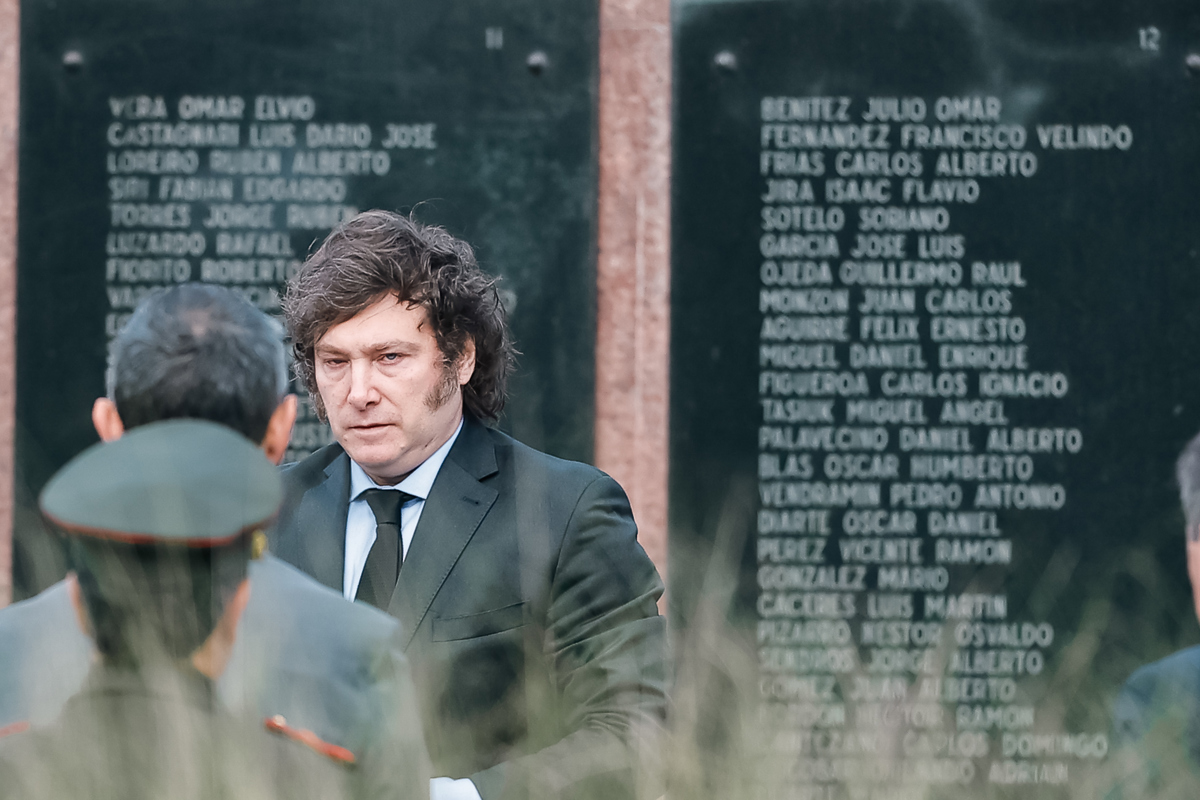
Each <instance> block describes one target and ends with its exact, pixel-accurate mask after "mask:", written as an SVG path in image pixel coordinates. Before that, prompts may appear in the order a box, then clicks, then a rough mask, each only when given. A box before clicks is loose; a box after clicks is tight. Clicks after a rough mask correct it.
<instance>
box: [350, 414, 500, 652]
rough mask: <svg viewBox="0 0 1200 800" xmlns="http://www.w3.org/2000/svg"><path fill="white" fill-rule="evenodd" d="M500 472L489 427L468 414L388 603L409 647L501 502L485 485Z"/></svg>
mask: <svg viewBox="0 0 1200 800" xmlns="http://www.w3.org/2000/svg"><path fill="white" fill-rule="evenodd" d="M495 472H496V454H495V448H494V446H493V445H492V443H491V440H490V438H489V436H488V434H487V429H486V428H484V427H483V425H482V424H481V423H479V422H477V421H475V420H474V419H472V418H471V417H467V419H466V421H465V422H464V424H463V430H462V433H460V434H459V437H458V441H456V442H455V443H454V447H452V448H451V449H450V452H449V454H447V456H446V460H445V462H444V463H443V464H442V468H441V470H439V471H438V476H437V479H436V480H435V481H434V482H433V487H432V488H431V489H430V492H429V497H428V498H427V499H426V500H425V507H424V508H423V509H422V511H421V521H420V522H418V523H417V530H416V532H415V533H414V534H413V540H412V544H411V545H410V546H409V549H408V554H407V556H406V557H405V559H404V565H403V567H402V568H401V570H400V581H399V583H398V584H397V586H396V590H395V592H394V593H393V594H392V600H391V603H390V604H389V605H388V612H389V613H391V614H392V615H393V616H395V617H397V618H398V619H399V620H400V622H401V624H402V626H403V630H404V647H405V648H407V647H408V644H409V642H411V641H412V638H413V635H414V634H415V633H416V630H417V628H418V627H419V626H420V624H421V622H422V620H424V619H425V615H426V613H427V612H428V611H429V607H430V605H432V603H433V599H434V597H436V596H437V593H438V590H440V589H441V587H442V584H443V583H445V581H446V577H447V576H448V575H449V574H450V570H451V568H453V566H454V564H455V562H457V561H458V558H459V556H460V555H461V554H462V551H463V550H464V549H465V548H466V546H467V543H468V542H470V541H471V538H472V537H473V536H474V535H475V532H476V531H477V530H478V529H479V524H480V523H481V522H483V519H484V517H486V516H487V513H488V511H489V510H491V507H492V504H493V503H495V502H496V496H497V493H496V490H495V489H492V488H490V487H488V486H485V485H484V484H482V483H480V480H481V479H482V478H486V477H488V476H489V475H492V474H494V473H495ZM344 508H345V507H344V506H343V509H344ZM343 516H344V511H343ZM343 547H344V545H343Z"/></svg>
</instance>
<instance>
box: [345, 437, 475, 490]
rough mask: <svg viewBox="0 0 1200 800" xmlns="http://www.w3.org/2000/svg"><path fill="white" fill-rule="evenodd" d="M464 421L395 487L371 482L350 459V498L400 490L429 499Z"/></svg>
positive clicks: (364, 472)
mask: <svg viewBox="0 0 1200 800" xmlns="http://www.w3.org/2000/svg"><path fill="white" fill-rule="evenodd" d="M462 429H463V420H462V419H460V420H459V421H458V427H457V428H455V429H454V434H453V435H452V436H451V437H450V438H449V439H447V440H446V443H445V444H443V445H442V446H441V447H439V448H438V449H437V450H435V451H434V452H433V455H431V456H429V458H427V459H425V460H424V461H422V462H421V465H420V466H419V467H417V468H416V469H414V470H413V471H412V472H410V473H408V477H406V478H405V479H404V480H402V481H400V482H399V483H397V484H396V485H395V486H380V485H379V484H377V483H375V481H373V480H371V476H369V475H367V473H366V471H365V470H363V468H362V467H360V466H359V465H358V463H357V462H356V461H355V460H354V459H350V498H351V500H352V501H353V500H358V499H359V495H361V494H362V493H363V492H365V491H366V490H367V489H399V490H400V491H402V492H407V493H408V494H411V495H412V496H413V497H419V498H420V499H422V500H425V499H427V498H428V497H429V490H430V489H432V488H433V482H434V480H435V479H436V478H437V476H438V472H439V471H440V470H441V468H442V462H444V461H445V460H446V456H447V455H448V454H449V453H450V448H451V447H453V446H454V442H455V440H456V439H458V434H460V433H462Z"/></svg>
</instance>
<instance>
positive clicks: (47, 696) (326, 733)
mask: <svg viewBox="0 0 1200 800" xmlns="http://www.w3.org/2000/svg"><path fill="white" fill-rule="evenodd" d="M108 383H109V387H108V389H109V394H108V397H102V398H100V399H98V400H97V401H96V404H95V407H94V408H93V413H92V420H93V423H94V424H95V426H96V430H97V432H98V433H99V434H100V437H101V438H102V439H104V440H106V441H112V440H116V439H119V438H120V437H121V436H122V434H123V433H124V432H125V430H126V429H127V428H129V429H135V428H137V427H139V426H141V425H144V424H147V423H151V422H155V421H158V420H167V419H178V418H192V419H203V420H208V421H211V422H217V423H221V424H223V425H226V426H228V427H229V428H231V429H233V430H234V431H237V432H238V433H240V434H242V435H243V436H245V437H247V438H248V439H249V440H250V441H252V442H255V443H259V444H260V445H261V449H262V450H263V452H264V453H265V454H266V456H267V458H269V459H270V460H271V461H273V462H278V461H279V460H280V459H281V458H282V457H283V454H284V452H285V450H286V447H287V442H288V437H289V436H290V433H291V427H292V423H293V421H294V419H295V414H296V404H295V402H296V401H295V397H294V396H291V395H289V394H288V393H287V369H286V360H285V355H284V351H283V344H282V342H281V339H280V331H279V329H278V326H277V325H275V324H274V323H272V321H271V320H270V319H268V318H267V317H265V316H264V315H263V314H262V313H261V312H259V311H257V310H256V309H254V308H253V307H252V306H250V305H249V304H248V303H246V302H245V301H244V300H242V299H240V298H239V297H237V296H236V295H235V294H233V293H232V292H230V291H228V290H226V289H222V288H219V287H214V286H203V285H199V284H185V285H182V286H178V287H174V288H172V289H169V290H167V291H164V292H161V293H158V294H155V295H152V296H151V297H149V298H147V299H146V300H145V301H143V303H142V304H141V305H140V306H139V307H138V309H137V310H136V311H135V313H134V314H133V316H132V317H131V318H130V320H129V322H128V323H127V324H126V326H125V328H123V329H122V331H121V333H120V334H118V336H117V338H116V339H115V340H114V342H113V350H112V362H111V367H110V371H109V376H108ZM249 576H250V586H251V591H250V595H249V600H248V603H247V606H246V610H245V613H244V614H243V617H242V627H241V630H242V632H243V635H242V636H241V637H239V639H238V643H237V646H235V647H234V648H233V651H232V652H231V654H230V665H229V668H228V669H226V670H225V672H224V675H223V676H222V678H221V681H220V682H219V684H218V686H217V691H218V694H219V695H220V696H221V698H222V700H223V701H224V702H225V703H226V704H227V705H228V706H229V707H230V708H232V709H235V710H238V711H244V712H246V713H252V714H255V715H258V717H259V718H260V719H262V718H266V717H276V716H281V717H282V718H283V719H285V720H286V724H287V725H289V726H291V727H293V728H297V729H306V730H309V731H311V732H312V733H313V734H314V735H315V736H316V737H318V738H319V739H320V740H322V741H323V742H325V743H327V744H330V745H333V746H338V747H342V748H345V749H347V750H348V751H350V752H351V753H353V754H354V756H355V760H356V763H357V766H356V767H355V770H354V771H355V784H356V792H357V793H358V794H361V795H363V796H369V797H421V796H423V795H424V793H425V792H426V791H427V786H428V784H427V783H426V780H427V778H428V767H427V761H426V757H425V754H424V743H423V741H422V737H421V733H420V725H419V721H418V717H417V714H416V710H415V700H414V699H413V697H412V684H411V680H410V678H409V675H408V667H407V663H406V662H405V659H404V656H403V654H402V652H401V649H400V648H401V632H400V630H399V626H398V625H397V624H396V622H395V620H392V619H391V618H389V617H388V616H387V615H385V614H382V613H380V612H378V611H375V610H374V609H370V608H366V607H363V606H358V605H355V604H352V603H348V602H346V601H345V600H344V599H343V598H342V597H341V596H340V595H339V594H338V593H336V592H331V591H329V590H328V589H326V588H324V587H322V586H321V585H320V584H318V583H316V582H315V581H313V580H311V579H310V578H308V577H307V576H305V575H303V574H302V573H300V572H298V571H297V570H295V569H293V568H292V567H290V566H288V565H286V564H284V563H283V562H281V561H279V560H278V559H275V558H272V557H270V556H269V555H264V556H263V557H262V558H259V559H257V560H255V561H253V562H252V563H251V566H250V570H249ZM71 586H72V580H71V579H68V580H66V581H63V582H60V583H59V584H56V585H55V586H53V587H51V588H49V589H47V590H46V591H44V592H42V593H41V594H40V595H38V596H36V597H33V598H30V599H29V600H26V601H24V602H21V603H18V604H16V605H14V606H11V607H9V608H7V609H4V610H0V735H2V734H3V731H4V730H5V728H6V726H10V725H18V726H19V725H22V724H24V723H25V722H27V721H33V722H35V723H37V722H45V721H47V720H50V719H53V718H54V717H55V716H56V715H57V713H58V711H59V709H60V708H61V707H62V704H63V701H64V700H65V699H66V698H67V697H68V696H70V695H71V694H72V693H74V692H75V691H76V690H77V689H78V687H79V686H80V684H81V682H82V681H83V679H84V676H85V675H86V673H87V669H88V665H89V653H90V651H91V646H92V644H91V641H90V640H89V639H88V638H87V637H85V636H83V635H82V634H81V633H80V632H79V630H78V628H77V627H76V626H75V624H74V621H73V620H74V618H73V612H72V610H71V604H70V602H69V593H70V591H71V590H72V589H71Z"/></svg>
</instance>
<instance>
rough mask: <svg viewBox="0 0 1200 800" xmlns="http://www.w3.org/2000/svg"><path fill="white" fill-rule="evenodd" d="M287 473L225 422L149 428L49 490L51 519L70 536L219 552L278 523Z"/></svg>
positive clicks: (90, 457) (71, 467)
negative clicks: (282, 475) (281, 472)
mask: <svg viewBox="0 0 1200 800" xmlns="http://www.w3.org/2000/svg"><path fill="white" fill-rule="evenodd" d="M282 498H283V489H282V485H281V483H280V479H279V473H278V471H277V470H276V468H275V466H274V465H273V464H271V462H270V461H268V460H267V458H266V456H265V455H263V452H262V450H261V449H259V448H258V447H257V446H255V444H254V443H253V442H251V441H250V440H249V439H246V438H245V437H243V436H242V435H240V434H238V433H236V432H234V431H233V430H231V429H230V428H227V427H225V426H224V425H217V424H215V423H212V422H203V421H200V420H190V419H178V420H169V421H166V422H155V423H151V424H148V425H142V426H139V427H137V428H134V429H132V430H130V431H128V432H126V433H125V434H124V435H123V436H122V437H121V438H120V439H117V440H115V441H111V442H102V443H100V444H97V445H94V446H92V447H90V448H88V449H87V450H85V451H83V452H82V453H80V454H79V455H78V456H76V457H75V458H73V459H72V460H71V461H70V462H68V463H67V465H66V466H65V467H63V468H62V469H61V470H59V471H58V473H57V474H56V475H55V476H54V477H53V478H51V480H50V482H49V483H48V484H46V488H45V489H44V490H43V491H42V496H41V503H40V505H41V509H42V513H44V514H45V515H46V518H47V519H49V520H50V522H52V523H53V524H55V525H57V526H59V527H61V528H63V529H64V530H65V531H67V532H68V533H72V534H76V535H81V536H90V537H97V538H101V539H109V540H114V541H118V542H126V543H129V544H152V543H159V544H178V545H185V546H188V547H200V548H205V547H207V548H212V547H221V546H222V545H225V544H229V543H231V542H233V541H234V540H235V539H237V538H238V537H240V536H241V535H243V534H245V533H248V532H250V531H253V530H255V529H257V528H259V527H260V526H262V525H265V524H266V523H267V522H269V521H270V520H271V519H272V518H273V517H274V516H275V513H276V512H277V511H278V510H279V504H280V502H281V501H282Z"/></svg>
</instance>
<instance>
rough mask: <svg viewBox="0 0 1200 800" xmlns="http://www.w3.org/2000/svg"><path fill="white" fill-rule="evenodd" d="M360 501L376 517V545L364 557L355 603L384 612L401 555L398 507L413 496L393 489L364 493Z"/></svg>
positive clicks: (372, 490) (388, 601)
mask: <svg viewBox="0 0 1200 800" xmlns="http://www.w3.org/2000/svg"><path fill="white" fill-rule="evenodd" d="M360 497H361V498H362V499H363V500H366V501H367V505H369V506H370V507H371V513H373V514H374V515H375V544H373V545H371V552H369V553H367V563H366V564H365V565H363V573H362V578H361V579H360V580H359V582H358V592H357V593H356V594H355V599H358V600H365V601H366V602H368V603H370V604H371V605H373V606H375V607H376V608H382V609H385V610H386V609H387V607H388V603H390V602H391V600H392V592H393V591H395V589H396V579H397V577H399V575H400V562H401V560H402V557H403V552H404V551H403V549H402V548H401V546H400V506H402V505H404V504H405V503H406V502H408V501H409V500H411V499H413V496H412V495H411V494H408V493H407V492H401V491H398V490H396V489H367V490H366V491H365V492H363V493H362V494H361V495H360Z"/></svg>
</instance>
